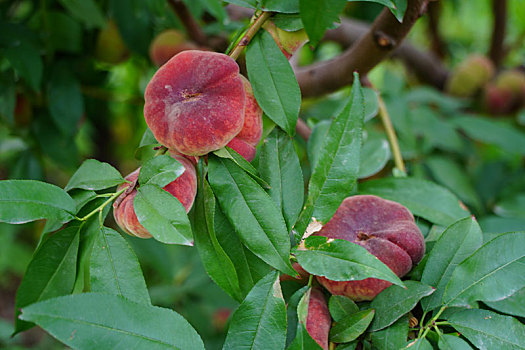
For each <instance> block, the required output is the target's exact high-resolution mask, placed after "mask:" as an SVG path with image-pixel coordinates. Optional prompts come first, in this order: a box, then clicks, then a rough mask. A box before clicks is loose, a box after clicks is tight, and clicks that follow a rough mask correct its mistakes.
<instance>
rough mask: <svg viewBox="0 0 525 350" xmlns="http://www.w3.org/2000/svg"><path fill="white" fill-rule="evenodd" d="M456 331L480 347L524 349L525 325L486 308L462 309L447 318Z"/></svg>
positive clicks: (511, 349)
mask: <svg viewBox="0 0 525 350" xmlns="http://www.w3.org/2000/svg"><path fill="white" fill-rule="evenodd" d="M448 322H450V323H451V324H452V327H454V328H455V329H456V330H457V331H458V332H460V333H461V335H463V336H464V337H465V338H467V339H468V340H469V341H470V342H471V343H472V344H474V345H475V346H476V347H478V348H480V349H505V350H507V349H508V350H514V349H525V325H523V324H522V323H520V322H519V321H518V320H516V319H515V318H513V317H509V316H502V315H498V314H497V313H495V312H491V311H488V310H479V309H471V310H463V311H460V312H456V313H454V314H453V315H452V316H450V317H449V318H448Z"/></svg>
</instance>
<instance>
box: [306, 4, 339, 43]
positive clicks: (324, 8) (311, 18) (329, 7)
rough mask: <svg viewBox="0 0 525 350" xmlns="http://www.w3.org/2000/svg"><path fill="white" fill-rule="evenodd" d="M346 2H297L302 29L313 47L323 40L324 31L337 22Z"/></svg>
mask: <svg viewBox="0 0 525 350" xmlns="http://www.w3.org/2000/svg"><path fill="white" fill-rule="evenodd" d="M345 5H346V0H328V1H317V0H299V10H300V13H301V20H302V21H303V24H304V29H305V30H306V33H307V34H308V38H309V39H310V44H311V45H313V46H315V45H317V44H318V43H319V41H320V40H321V39H322V38H323V35H324V32H325V31H326V29H328V28H329V27H331V26H332V24H333V23H334V22H339V21H340V20H339V14H340V13H341V12H342V11H343V9H344V8H345Z"/></svg>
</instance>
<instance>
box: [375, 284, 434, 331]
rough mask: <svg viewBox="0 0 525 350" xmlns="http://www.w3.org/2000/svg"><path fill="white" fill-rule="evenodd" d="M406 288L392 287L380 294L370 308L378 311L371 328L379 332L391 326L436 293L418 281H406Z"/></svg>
mask: <svg viewBox="0 0 525 350" xmlns="http://www.w3.org/2000/svg"><path fill="white" fill-rule="evenodd" d="M404 283H405V286H406V288H401V287H399V286H390V287H388V288H387V289H385V290H384V291H382V292H381V293H379V294H378V295H377V296H376V297H375V299H374V300H372V303H371V304H370V307H371V308H373V309H375V310H376V317H375V318H374V322H372V325H371V326H370V330H371V331H378V330H380V329H383V328H385V327H388V326H390V325H391V324H392V323H394V322H395V321H397V320H398V319H399V318H400V317H401V316H403V315H406V314H407V313H408V312H409V311H410V310H412V309H413V308H414V307H415V306H416V304H417V303H418V301H419V300H421V298H423V297H425V296H427V295H430V294H432V293H434V290H435V289H434V288H432V287H431V286H427V285H426V284H423V283H420V282H416V281H404Z"/></svg>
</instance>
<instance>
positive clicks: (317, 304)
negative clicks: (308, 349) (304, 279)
mask: <svg viewBox="0 0 525 350" xmlns="http://www.w3.org/2000/svg"><path fill="white" fill-rule="evenodd" d="M331 324H332V318H331V317H330V311H329V310H328V305H327V304H326V300H325V297H324V295H323V292H321V291H320V290H319V289H318V288H312V289H311V291H310V300H309V301H308V316H307V319H306V331H307V332H308V334H310V336H311V337H312V339H313V340H315V342H316V343H317V344H319V346H321V347H322V348H323V350H328V335H329V333H330V326H331Z"/></svg>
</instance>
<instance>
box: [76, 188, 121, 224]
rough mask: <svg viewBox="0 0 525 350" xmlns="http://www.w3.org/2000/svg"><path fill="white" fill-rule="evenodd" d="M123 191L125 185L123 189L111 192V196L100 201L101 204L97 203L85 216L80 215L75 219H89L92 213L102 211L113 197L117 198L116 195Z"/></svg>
mask: <svg viewBox="0 0 525 350" xmlns="http://www.w3.org/2000/svg"><path fill="white" fill-rule="evenodd" d="M124 191H126V187H124V188H123V189H121V190H118V191H117V192H115V193H113V194H112V195H111V197H109V198H108V200H106V201H105V202H104V203H102V204H101V205H99V206H98V207H97V208H96V209H94V210H93V211H91V212H90V213H89V214H87V215H86V216H84V217H81V218H77V220H79V221H86V220H87V219H89V218H90V217H92V216H93V215H95V214H96V213H102V210H103V209H104V208H105V207H106V206H107V205H108V204H109V203H111V202H113V200H114V199H115V198H117V197H118V196H120V195H121V194H122V193H124Z"/></svg>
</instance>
